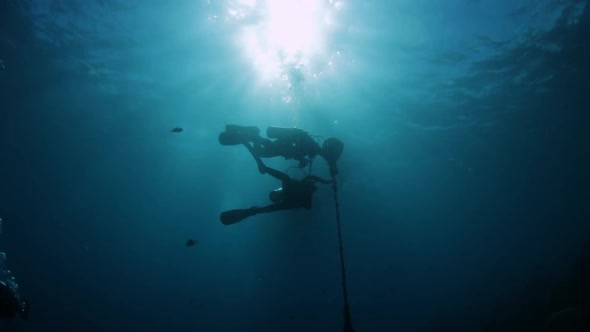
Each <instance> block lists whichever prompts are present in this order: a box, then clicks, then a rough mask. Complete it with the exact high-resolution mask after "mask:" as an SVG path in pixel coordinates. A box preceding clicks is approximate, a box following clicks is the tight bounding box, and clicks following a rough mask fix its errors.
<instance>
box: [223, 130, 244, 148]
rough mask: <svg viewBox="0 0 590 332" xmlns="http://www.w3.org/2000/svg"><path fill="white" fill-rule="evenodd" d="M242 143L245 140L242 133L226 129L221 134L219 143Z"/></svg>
mask: <svg viewBox="0 0 590 332" xmlns="http://www.w3.org/2000/svg"><path fill="white" fill-rule="evenodd" d="M242 143H244V142H243V138H242V135H240V133H229V132H227V131H224V132H222V133H220V134H219V144H221V145H238V144H242Z"/></svg>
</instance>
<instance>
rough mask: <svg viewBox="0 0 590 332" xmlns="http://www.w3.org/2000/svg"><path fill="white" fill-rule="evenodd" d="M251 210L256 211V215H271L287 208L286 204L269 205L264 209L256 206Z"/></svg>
mask: <svg viewBox="0 0 590 332" xmlns="http://www.w3.org/2000/svg"><path fill="white" fill-rule="evenodd" d="M251 209H252V210H254V211H255V214H258V213H269V212H275V211H279V210H286V209H287V207H286V206H285V205H284V204H271V205H267V206H263V207H258V206H255V207H253V208H251Z"/></svg>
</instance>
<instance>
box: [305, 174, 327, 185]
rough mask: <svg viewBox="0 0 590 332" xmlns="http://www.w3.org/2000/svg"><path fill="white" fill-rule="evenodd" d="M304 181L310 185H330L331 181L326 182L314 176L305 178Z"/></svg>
mask: <svg viewBox="0 0 590 332" xmlns="http://www.w3.org/2000/svg"><path fill="white" fill-rule="evenodd" d="M305 181H309V182H311V183H318V182H319V183H323V184H331V183H332V182H333V181H331V180H326V179H322V178H321V177H319V176H315V175H308V176H306V177H305Z"/></svg>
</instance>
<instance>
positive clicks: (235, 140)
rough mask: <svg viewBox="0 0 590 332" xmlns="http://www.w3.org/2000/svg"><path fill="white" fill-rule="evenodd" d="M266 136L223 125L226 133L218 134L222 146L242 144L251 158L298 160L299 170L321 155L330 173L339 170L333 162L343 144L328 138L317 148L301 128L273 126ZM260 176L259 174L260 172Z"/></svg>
mask: <svg viewBox="0 0 590 332" xmlns="http://www.w3.org/2000/svg"><path fill="white" fill-rule="evenodd" d="M266 136H268V137H269V138H272V139H274V141H273V140H270V139H269V138H264V137H261V136H260V129H259V128H258V127H255V126H238V125H226V126H225V131H224V132H221V133H220V134H219V143H220V144H221V145H239V144H242V145H245V146H246V148H248V150H249V151H250V153H251V154H252V156H253V157H254V159H256V158H257V157H259V158H271V157H278V156H282V157H284V158H285V159H295V160H297V161H299V167H300V168H304V167H305V166H307V165H308V164H309V163H310V162H311V161H312V160H313V158H315V157H316V156H317V155H320V156H322V157H323V158H324V159H325V160H326V161H327V162H328V165H329V167H330V174H333V175H336V174H337V173H338V169H337V167H336V161H337V160H338V158H339V157H340V154H342V150H343V147H344V145H343V143H342V141H340V140H339V139H337V138H334V137H331V138H328V139H327V140H325V141H324V144H323V146H321V147H320V145H319V144H318V143H317V142H316V141H315V140H314V138H313V137H312V136H310V135H309V134H308V133H307V132H306V131H304V130H303V129H300V128H289V127H275V126H271V127H268V128H267V129H266ZM261 173H262V171H261Z"/></svg>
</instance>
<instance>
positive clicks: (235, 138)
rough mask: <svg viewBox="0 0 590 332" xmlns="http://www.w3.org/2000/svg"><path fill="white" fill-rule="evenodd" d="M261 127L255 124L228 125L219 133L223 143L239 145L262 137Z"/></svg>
mask: <svg viewBox="0 0 590 332" xmlns="http://www.w3.org/2000/svg"><path fill="white" fill-rule="evenodd" d="M259 134H260V129H258V127H255V126H238V125H226V126H225V131H224V132H222V133H221V134H219V143H221V145H238V144H242V143H246V142H251V141H254V140H256V139H258V138H259V137H260V135H259Z"/></svg>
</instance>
